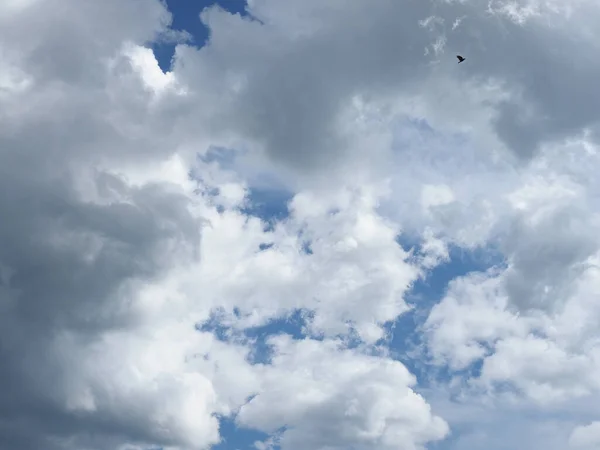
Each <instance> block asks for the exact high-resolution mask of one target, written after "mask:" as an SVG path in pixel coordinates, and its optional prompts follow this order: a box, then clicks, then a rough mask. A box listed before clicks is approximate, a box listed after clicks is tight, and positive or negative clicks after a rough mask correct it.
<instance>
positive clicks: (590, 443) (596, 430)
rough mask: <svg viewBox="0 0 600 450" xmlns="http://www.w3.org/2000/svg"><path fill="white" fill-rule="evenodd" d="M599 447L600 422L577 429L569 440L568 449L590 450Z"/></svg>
mask: <svg viewBox="0 0 600 450" xmlns="http://www.w3.org/2000/svg"><path fill="white" fill-rule="evenodd" d="M598 445H600V422H592V423H590V424H589V425H584V426H580V427H577V428H575V429H574V430H573V433H572V434H571V437H570V438H569V448H577V449H592V448H596V447H598Z"/></svg>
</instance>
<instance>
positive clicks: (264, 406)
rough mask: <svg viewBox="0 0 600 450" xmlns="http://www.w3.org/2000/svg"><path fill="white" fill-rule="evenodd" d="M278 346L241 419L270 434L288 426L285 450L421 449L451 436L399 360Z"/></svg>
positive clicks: (283, 341) (335, 345)
mask: <svg viewBox="0 0 600 450" xmlns="http://www.w3.org/2000/svg"><path fill="white" fill-rule="evenodd" d="M271 344H272V345H273V346H274V355H273V360H272V365H271V366H266V367H264V372H265V374H264V383H265V387H264V389H263V390H262V391H261V393H259V394H258V395H257V396H256V397H254V398H253V399H252V400H251V401H250V402H249V403H248V404H246V405H245V406H243V407H242V409H241V411H240V414H239V416H238V419H237V420H238V421H239V423H240V424H241V425H244V426H251V427H253V428H257V429H260V430H264V431H266V432H274V431H276V430H277V429H279V428H281V427H286V430H285V431H284V432H283V434H282V435H281V436H280V439H279V443H280V445H281V447H282V449H284V450H300V449H313V448H332V449H338V448H339V449H341V448H348V447H352V448H357V449H367V448H384V449H385V448H399V449H403V450H404V449H407V450H408V449H410V450H417V449H423V448H426V445H427V444H428V443H429V442H433V441H437V440H440V439H442V438H443V437H445V436H446V435H447V433H448V427H447V425H446V423H445V422H444V421H443V420H442V419H441V418H440V417H437V416H435V415H433V414H432V412H431V410H430V408H429V405H427V403H426V402H425V400H424V399H423V398H422V397H421V396H419V395H417V394H415V393H414V392H413V391H412V390H411V389H410V387H411V386H413V385H414V384H415V379H414V377H412V376H411V375H410V373H409V372H408V371H407V370H406V368H405V367H404V366H403V365H402V364H401V363H399V362H398V361H392V360H388V359H385V358H381V357H376V356H365V355H362V354H360V353H359V352H355V351H351V350H345V349H344V347H343V346H342V345H341V343H340V342H336V341H324V342H318V341H311V340H304V341H292V340H291V339H290V338H289V337H284V336H281V337H274V338H271ZM284 399H285V400H284Z"/></svg>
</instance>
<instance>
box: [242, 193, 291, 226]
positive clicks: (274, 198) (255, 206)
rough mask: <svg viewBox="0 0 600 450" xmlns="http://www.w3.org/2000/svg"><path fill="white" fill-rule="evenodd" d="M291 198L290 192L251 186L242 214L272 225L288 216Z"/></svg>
mask: <svg viewBox="0 0 600 450" xmlns="http://www.w3.org/2000/svg"><path fill="white" fill-rule="evenodd" d="M292 197H293V194H292V193H291V192H288V191H284V190H281V189H277V188H269V187H252V186H251V187H250V188H249V189H248V195H247V203H246V206H244V208H242V212H243V213H244V214H247V215H251V216H255V217H258V218H260V219H261V220H263V221H264V222H266V223H269V224H272V223H273V222H275V221H280V220H285V219H286V218H287V217H288V216H289V209H288V203H289V201H290V200H291V199H292Z"/></svg>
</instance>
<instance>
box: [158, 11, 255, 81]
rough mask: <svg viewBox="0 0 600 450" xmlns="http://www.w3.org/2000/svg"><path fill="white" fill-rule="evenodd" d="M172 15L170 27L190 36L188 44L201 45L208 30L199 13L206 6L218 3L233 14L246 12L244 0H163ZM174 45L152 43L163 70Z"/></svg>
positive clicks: (167, 65) (169, 63)
mask: <svg viewBox="0 0 600 450" xmlns="http://www.w3.org/2000/svg"><path fill="white" fill-rule="evenodd" d="M165 1H166V4H167V6H168V8H169V11H171V14H172V16H173V22H172V25H171V28H172V29H173V30H177V31H185V32H187V33H189V34H190V35H191V37H192V42H190V44H192V45H195V46H198V47H202V46H203V45H204V43H205V42H206V40H207V39H208V38H209V30H208V28H207V27H205V26H204V24H203V23H202V22H201V21H200V18H199V15H200V13H201V12H202V10H204V9H205V8H207V7H210V6H213V5H218V6H220V7H221V8H223V9H225V10H226V11H229V12H231V13H234V14H241V15H245V14H246V1H245V0H220V1H212V0H165ZM174 48H175V45H173V44H170V43H167V44H165V43H157V44H154V46H153V48H152V49H153V50H154V55H155V56H156V59H157V60H158V64H159V66H160V67H161V69H163V70H165V71H166V70H169V67H170V65H171V57H172V56H173V51H174Z"/></svg>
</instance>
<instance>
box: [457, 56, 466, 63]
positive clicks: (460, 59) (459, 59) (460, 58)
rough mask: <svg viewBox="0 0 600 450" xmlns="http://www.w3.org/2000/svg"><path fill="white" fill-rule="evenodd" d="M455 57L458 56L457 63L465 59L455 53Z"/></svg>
mask: <svg viewBox="0 0 600 450" xmlns="http://www.w3.org/2000/svg"><path fill="white" fill-rule="evenodd" d="M456 57H457V58H458V63H459V64H460V63H461V62H463V61H464V60H465V58H463V57H462V56H460V55H456Z"/></svg>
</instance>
